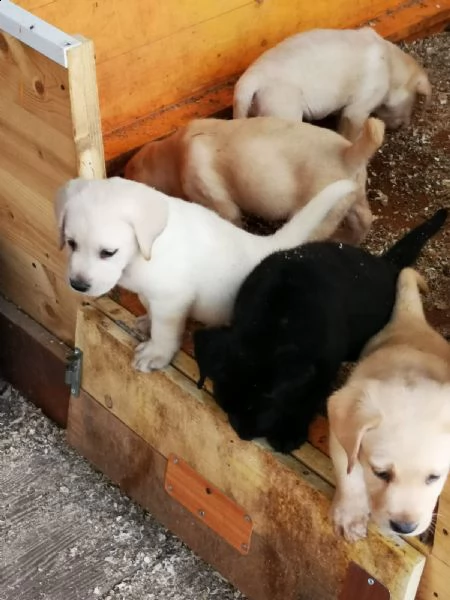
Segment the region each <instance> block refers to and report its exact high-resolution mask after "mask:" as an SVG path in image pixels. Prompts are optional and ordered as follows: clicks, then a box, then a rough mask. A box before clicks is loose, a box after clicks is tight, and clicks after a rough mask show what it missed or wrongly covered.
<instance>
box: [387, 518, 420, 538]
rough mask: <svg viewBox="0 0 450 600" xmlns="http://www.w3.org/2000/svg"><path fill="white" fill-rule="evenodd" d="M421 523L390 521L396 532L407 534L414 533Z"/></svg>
mask: <svg viewBox="0 0 450 600" xmlns="http://www.w3.org/2000/svg"><path fill="white" fill-rule="evenodd" d="M418 525H419V523H412V522H411V521H389V526H390V528H391V529H392V531H395V533H401V534H403V535H407V534H408V533H412V532H413V531H415V530H416V529H417V527H418Z"/></svg>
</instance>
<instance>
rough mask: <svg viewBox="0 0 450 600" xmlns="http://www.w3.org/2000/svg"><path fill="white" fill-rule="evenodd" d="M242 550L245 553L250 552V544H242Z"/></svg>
mask: <svg viewBox="0 0 450 600" xmlns="http://www.w3.org/2000/svg"><path fill="white" fill-rule="evenodd" d="M241 549H242V550H243V551H244V552H247V551H248V544H241Z"/></svg>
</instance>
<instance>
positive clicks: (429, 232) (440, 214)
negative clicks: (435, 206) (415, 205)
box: [383, 208, 448, 269]
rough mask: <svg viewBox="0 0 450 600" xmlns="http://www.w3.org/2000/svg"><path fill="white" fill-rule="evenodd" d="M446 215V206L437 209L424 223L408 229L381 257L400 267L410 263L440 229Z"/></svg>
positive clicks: (407, 265)
mask: <svg viewBox="0 0 450 600" xmlns="http://www.w3.org/2000/svg"><path fill="white" fill-rule="evenodd" d="M447 215H448V209H447V208H440V209H439V210H437V211H436V212H435V213H434V215H433V216H432V217H430V218H429V219H427V220H426V221H425V223H422V224H421V225H418V226H417V227H415V228H414V229H412V230H411V231H409V232H408V233H407V234H406V235H405V236H403V237H402V239H401V240H399V241H398V242H397V243H396V244H394V245H393V246H392V248H391V249H390V250H387V251H386V252H385V253H384V254H383V258H385V259H386V260H388V261H389V262H391V263H393V264H394V265H396V266H397V267H399V268H400V269H403V268H405V267H409V266H410V265H412V264H413V263H414V262H415V261H416V260H417V258H418V256H419V254H420V253H421V251H422V248H423V247H424V246H425V244H426V243H427V242H428V240H429V239H430V238H432V237H433V236H434V235H435V234H436V233H437V232H438V231H439V229H441V227H442V225H443V224H444V223H445V221H446V219H447Z"/></svg>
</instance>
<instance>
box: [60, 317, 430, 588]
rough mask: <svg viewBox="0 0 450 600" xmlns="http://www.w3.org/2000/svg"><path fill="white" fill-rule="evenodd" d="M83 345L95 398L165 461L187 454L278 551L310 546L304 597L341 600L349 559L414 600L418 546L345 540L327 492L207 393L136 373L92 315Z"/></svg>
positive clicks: (122, 342)
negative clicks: (246, 434) (237, 429)
mask: <svg viewBox="0 0 450 600" xmlns="http://www.w3.org/2000/svg"><path fill="white" fill-rule="evenodd" d="M76 340H77V345H78V346H79V347H81V348H82V350H83V352H84V375H83V388H84V389H85V391H86V392H87V393H89V394H90V395H92V396H93V397H94V398H95V399H96V400H97V401H98V402H100V403H102V405H103V406H105V407H106V406H108V407H109V408H108V410H109V411H110V412H111V413H112V414H113V415H114V416H116V417H117V418H118V419H120V420H121V421H122V422H123V423H124V424H125V425H127V426H128V427H129V428H130V429H132V430H133V431H134V432H135V433H136V434H137V435H138V436H140V437H142V438H143V439H144V441H145V442H146V443H147V444H149V445H151V446H152V447H153V448H154V449H155V450H157V451H158V452H159V453H160V454H162V455H163V456H164V457H166V458H167V457H168V456H169V455H170V454H171V453H175V454H177V455H179V456H182V457H183V459H184V460H186V461H187V462H188V463H189V464H190V465H191V467H192V468H194V469H195V470H196V471H197V472H198V473H199V474H200V475H201V476H202V477H204V478H205V479H207V480H208V481H211V483H212V484H213V485H215V486H217V487H218V488H219V489H220V490H222V491H223V492H224V493H225V494H226V495H227V496H229V497H230V498H231V499H233V500H234V501H235V502H237V503H238V504H239V505H240V506H242V507H243V508H245V509H246V510H247V512H248V514H250V515H251V516H252V519H253V523H254V531H255V532H256V533H257V534H259V535H260V536H261V537H263V538H264V539H265V540H270V541H271V543H276V542H275V540H279V536H280V531H281V532H289V540H290V543H289V545H286V546H285V547H284V548H283V554H284V555H285V556H287V555H288V554H289V553H290V552H294V548H297V550H298V548H301V547H304V545H305V544H306V543H307V545H308V553H306V554H305V553H300V554H301V560H302V561H304V562H303V565H302V568H299V571H300V572H299V575H298V577H299V580H298V582H299V589H302V590H304V593H305V598H309V599H310V600H315V598H317V600H319V599H320V600H327V599H328V598H330V599H331V598H334V593H335V590H336V589H337V587H338V586H339V585H340V584H341V583H342V581H343V578H344V574H345V570H346V568H347V565H348V562H349V561H350V560H354V561H355V562H357V563H358V564H361V565H362V566H363V567H364V568H365V569H366V570H368V571H369V572H374V573H375V575H376V576H377V578H378V579H380V581H382V582H383V583H384V584H385V585H387V586H388V587H389V589H390V590H391V593H392V595H393V598H396V599H397V598H398V599H400V598H402V599H403V598H408V599H409V598H411V599H412V598H413V597H414V596H413V595H411V594H412V592H411V581H414V582H415V585H417V582H418V578H419V576H420V573H421V570H422V568H423V562H424V559H423V556H422V555H421V554H420V553H418V552H416V551H415V550H414V549H412V547H411V546H410V545H408V544H407V543H405V542H403V541H401V540H396V541H391V540H389V539H386V538H384V537H382V536H381V535H380V534H378V533H377V532H376V531H373V530H371V531H370V533H369V536H368V539H367V541H366V542H363V543H361V544H353V545H350V544H347V543H346V542H344V541H343V540H342V539H337V538H336V537H335V535H334V533H333V531H332V528H331V526H330V523H329V520H328V511H329V499H330V497H331V495H332V489H331V487H330V486H329V485H328V484H326V483H325V482H324V481H323V480H322V479H321V478H320V477H318V476H317V475H316V474H315V473H313V472H311V471H309V470H308V469H306V467H305V466H304V465H302V463H300V462H299V461H297V460H295V459H293V458H290V457H284V456H277V455H275V454H274V453H272V452H270V451H268V449H267V447H264V446H263V445H261V444H255V443H248V442H243V441H241V440H239V439H238V438H237V437H236V435H235V434H234V432H233V431H232V429H231V428H230V427H229V425H228V423H227V419H226V417H225V415H224V414H223V413H222V411H221V410H220V409H219V408H218V407H217V405H216V404H215V403H214V402H213V401H212V399H211V397H210V396H209V394H208V393H206V392H200V391H199V390H197V389H196V387H195V386H194V385H193V383H191V382H190V381H189V380H188V379H187V378H186V377H185V375H183V374H181V373H180V372H179V371H178V370H177V369H175V368H173V367H170V368H168V369H167V370H165V371H161V372H155V373H152V374H150V375H146V374H142V373H136V372H135V371H133V370H132V368H131V358H132V351H133V347H134V344H135V342H134V340H133V338H132V337H131V336H130V335H129V334H128V333H126V332H125V331H124V330H123V329H121V328H119V327H118V326H117V325H115V324H114V323H113V322H112V321H111V320H110V319H109V318H107V317H106V316H104V315H102V313H100V312H99V311H98V310H96V309H94V308H93V307H85V308H83V309H82V310H81V311H80V317H79V321H78V326H77V336H76ZM112 365H114V368H111V366H112ZM131 399H132V401H131ZM70 427H71V424H70V420H69V429H70ZM312 557H316V558H315V559H313V558H312ZM299 560H300V558H299ZM324 565H326V568H325V567H324ZM413 587H414V586H413ZM287 598H290V597H287ZM294 598H295V596H293V597H292V600H294Z"/></svg>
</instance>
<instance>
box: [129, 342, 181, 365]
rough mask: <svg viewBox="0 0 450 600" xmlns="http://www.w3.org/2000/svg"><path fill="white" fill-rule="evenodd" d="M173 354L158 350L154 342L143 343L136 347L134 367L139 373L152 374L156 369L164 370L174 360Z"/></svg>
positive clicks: (161, 349)
mask: <svg viewBox="0 0 450 600" xmlns="http://www.w3.org/2000/svg"><path fill="white" fill-rule="evenodd" d="M172 356H173V354H172V353H171V352H167V351H164V349H163V348H158V346H157V345H156V344H154V343H153V342H152V340H150V341H148V342H142V344H139V345H138V346H137V347H136V351H135V354H134V360H133V367H134V368H135V369H136V370H137V371H142V372H143V373H150V371H155V370H156V369H163V368H164V367H167V365H168V364H169V363H170V361H171V359H172Z"/></svg>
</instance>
